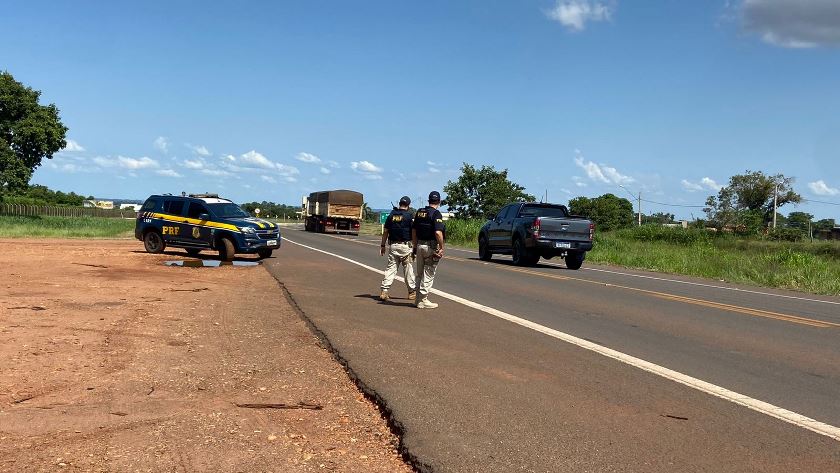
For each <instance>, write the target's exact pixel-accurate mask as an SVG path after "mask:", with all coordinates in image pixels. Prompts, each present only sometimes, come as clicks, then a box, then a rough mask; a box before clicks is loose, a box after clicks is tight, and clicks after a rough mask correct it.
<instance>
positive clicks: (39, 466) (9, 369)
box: [0, 240, 411, 472]
mask: <svg viewBox="0 0 840 473" xmlns="http://www.w3.org/2000/svg"><path fill="white" fill-rule="evenodd" d="M139 249H141V245H139V244H138V243H137V242H134V241H130V240H101V241H95V242H86V241H68V240H0V268H2V269H0V471H15V472H17V471H55V470H61V469H67V470H68V471H69V470H73V471H278V472H280V471H282V472H304V471H346V472H351V471H354V472H355V471H365V472H400V471H404V472H408V471H411V469H410V468H409V467H408V466H406V465H405V464H404V463H403V462H402V460H401V458H400V456H399V454H398V453H397V451H396V445H397V439H396V438H395V437H394V436H393V435H392V434H391V432H390V431H389V430H388V427H387V425H386V423H385V421H384V420H383V419H382V417H381V415H380V414H379V412H378V411H377V409H376V407H375V406H374V405H372V404H371V403H370V402H369V401H367V400H366V399H365V398H364V396H363V395H362V394H361V393H360V392H359V391H358V390H357V389H356V387H355V386H354V385H353V383H352V382H351V381H350V380H349V378H348V377H347V374H346V373H345V372H344V371H343V370H342V368H341V367H340V365H338V363H336V362H335V361H334V360H333V359H332V358H331V356H330V354H329V353H327V352H326V351H325V350H324V349H323V348H322V347H320V346H319V345H318V340H317V338H316V337H315V336H313V334H312V333H311V332H310V331H309V330H308V328H307V327H306V325H305V323H304V322H303V321H302V320H301V319H300V318H299V317H298V316H297V314H296V313H295V311H294V310H293V308H292V307H291V306H290V305H289V303H288V301H287V300H286V299H285V297H284V296H283V293H282V292H281V290H280V289H279V288H278V286H277V283H276V282H275V281H274V279H273V278H272V277H271V276H270V275H269V274H268V273H267V272H266V271H265V270H264V269H263V268H261V267H233V266H228V267H220V268H184V267H166V266H163V264H162V263H163V261H168V260H172V259H178V258H182V257H183V258H186V255H185V254H182V253H180V252H173V253H170V254H167V255H159V256H158V255H148V254H145V253H141V252H139V251H138V250H139ZM281 251H282V250H281ZM237 405H238V406H237Z"/></svg>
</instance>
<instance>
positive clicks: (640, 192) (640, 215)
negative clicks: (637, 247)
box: [639, 191, 642, 227]
mask: <svg viewBox="0 0 840 473" xmlns="http://www.w3.org/2000/svg"><path fill="white" fill-rule="evenodd" d="M639 226H640V227H641V226H642V191H639Z"/></svg>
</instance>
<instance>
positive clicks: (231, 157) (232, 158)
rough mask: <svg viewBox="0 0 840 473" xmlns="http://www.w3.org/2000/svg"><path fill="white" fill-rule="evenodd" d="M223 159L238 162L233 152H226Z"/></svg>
mask: <svg viewBox="0 0 840 473" xmlns="http://www.w3.org/2000/svg"><path fill="white" fill-rule="evenodd" d="M222 159H223V160H225V161H230V162H232V163H233V162H236V156H234V155H232V154H226V155H224V156H222Z"/></svg>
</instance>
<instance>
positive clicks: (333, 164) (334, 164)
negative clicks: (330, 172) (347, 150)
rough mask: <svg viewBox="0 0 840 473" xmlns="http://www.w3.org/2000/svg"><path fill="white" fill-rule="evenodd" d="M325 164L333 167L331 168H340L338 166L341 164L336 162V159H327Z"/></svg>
mask: <svg viewBox="0 0 840 473" xmlns="http://www.w3.org/2000/svg"><path fill="white" fill-rule="evenodd" d="M327 165H328V166H329V167H331V168H333V169H336V168H340V167H341V165H340V164H338V162H337V161H333V160H329V161H327Z"/></svg>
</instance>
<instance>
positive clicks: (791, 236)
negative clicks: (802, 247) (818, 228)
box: [765, 228, 805, 241]
mask: <svg viewBox="0 0 840 473" xmlns="http://www.w3.org/2000/svg"><path fill="white" fill-rule="evenodd" d="M765 238H766V239H768V240H770V241H801V240H802V239H804V238H805V233H804V232H803V231H802V230H800V229H798V228H776V229H774V230H771V231H769V232H767V236H766V237H765Z"/></svg>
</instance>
